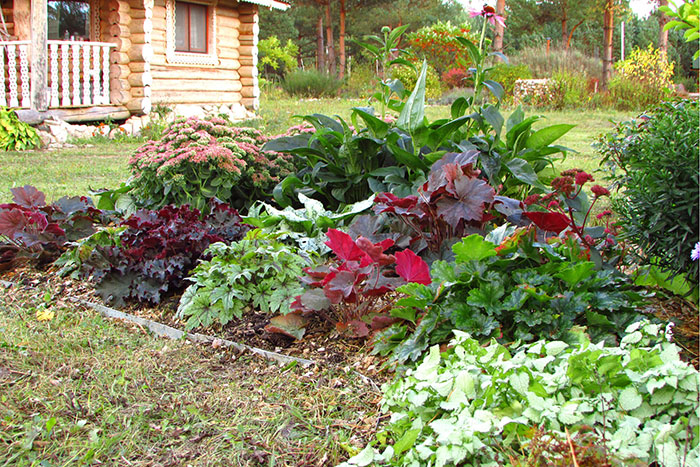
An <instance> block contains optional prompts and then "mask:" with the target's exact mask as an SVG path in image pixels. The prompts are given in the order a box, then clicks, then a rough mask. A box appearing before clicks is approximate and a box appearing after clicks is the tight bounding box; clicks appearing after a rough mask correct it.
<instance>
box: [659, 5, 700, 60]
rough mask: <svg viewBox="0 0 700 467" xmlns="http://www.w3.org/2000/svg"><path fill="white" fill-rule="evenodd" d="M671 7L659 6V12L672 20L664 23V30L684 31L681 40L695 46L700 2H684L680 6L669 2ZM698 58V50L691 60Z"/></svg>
mask: <svg viewBox="0 0 700 467" xmlns="http://www.w3.org/2000/svg"><path fill="white" fill-rule="evenodd" d="M671 5H673V8H671V7H670V6H668V5H661V6H659V11H661V12H663V13H664V14H666V15H667V16H669V17H671V18H674V19H673V20H671V21H669V22H668V23H666V25H665V26H664V30H665V31H668V30H669V29H680V30H685V32H684V33H683V38H684V39H685V41H686V42H695V43H696V44H697V41H698V38H700V20H699V19H698V16H700V1H698V0H694V1H692V2H690V1H684V2H682V3H681V5H680V6H676V5H675V4H674V3H673V2H671ZM698 56H700V50H696V51H695V54H693V60H697V59H698Z"/></svg>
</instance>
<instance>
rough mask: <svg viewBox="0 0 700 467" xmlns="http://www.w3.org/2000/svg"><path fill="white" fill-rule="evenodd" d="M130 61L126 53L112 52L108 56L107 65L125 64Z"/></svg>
mask: <svg viewBox="0 0 700 467" xmlns="http://www.w3.org/2000/svg"><path fill="white" fill-rule="evenodd" d="M130 61H131V60H130V59H129V54H128V53H126V52H122V51H118V50H114V51H112V52H111V53H110V54H109V63H119V64H127V63H129V62H130Z"/></svg>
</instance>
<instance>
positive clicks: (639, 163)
mask: <svg viewBox="0 0 700 467" xmlns="http://www.w3.org/2000/svg"><path fill="white" fill-rule="evenodd" d="M698 118H699V111H698V103H697V102H696V101H690V100H686V101H680V102H677V103H673V104H671V103H667V104H662V105H660V106H659V107H657V108H656V109H654V110H653V111H652V112H651V113H650V115H649V116H644V117H643V118H641V119H640V120H636V121H631V122H625V123H621V124H619V125H618V126H617V127H616V129H615V131H613V132H612V133H609V134H607V135H605V136H604V137H602V138H601V139H600V141H599V144H598V150H599V151H600V152H601V154H602V155H603V163H607V164H609V167H610V168H611V170H612V172H611V179H612V180H613V182H614V183H615V184H616V186H617V187H619V192H618V194H617V195H616V196H614V197H613V203H612V206H613V210H614V211H615V212H616V213H618V220H619V223H620V224H621V226H622V229H623V230H622V232H621V237H622V238H627V239H629V240H631V241H632V242H633V243H635V244H636V245H638V246H639V251H638V253H639V255H640V259H641V260H642V262H643V263H645V264H654V265H657V266H659V267H661V268H662V269H665V270H669V271H673V272H675V273H683V274H685V275H686V277H687V280H688V282H689V283H691V284H696V285H697V281H698V277H699V274H698V273H699V271H698V262H694V261H693V260H692V259H691V257H690V252H691V250H692V249H693V246H694V245H695V243H696V242H697V241H698V236H699V234H698V226H699V225H700V213H699V211H700V208H699V205H700V195H699V190H700V185H699V178H700V174H699V171H698V167H699V165H700V162H699V159H698V158H699V155H698V154H699V151H700V149H699V148H698V137H697V131H698Z"/></svg>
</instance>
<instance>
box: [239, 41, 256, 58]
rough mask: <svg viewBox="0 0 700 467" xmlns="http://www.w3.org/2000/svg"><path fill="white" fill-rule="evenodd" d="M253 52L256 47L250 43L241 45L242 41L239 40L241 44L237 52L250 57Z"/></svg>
mask: <svg viewBox="0 0 700 467" xmlns="http://www.w3.org/2000/svg"><path fill="white" fill-rule="evenodd" d="M253 52H257V47H255V46H252V45H243V42H242V41H241V46H240V47H238V53H240V54H241V56H242V57H252V56H253Z"/></svg>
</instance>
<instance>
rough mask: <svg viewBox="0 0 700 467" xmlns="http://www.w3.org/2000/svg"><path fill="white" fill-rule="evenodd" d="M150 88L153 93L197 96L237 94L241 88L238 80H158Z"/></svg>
mask: <svg viewBox="0 0 700 467" xmlns="http://www.w3.org/2000/svg"><path fill="white" fill-rule="evenodd" d="M152 88H153V90H154V91H155V92H173V93H175V94H180V93H186V92H191V93H194V94H199V93H201V92H220V93H228V92H239V91H240V90H241V89H242V88H243V86H242V85H241V82H240V81H238V80H213V79H208V80H201V79H158V80H155V81H154V83H153V86H152Z"/></svg>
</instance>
